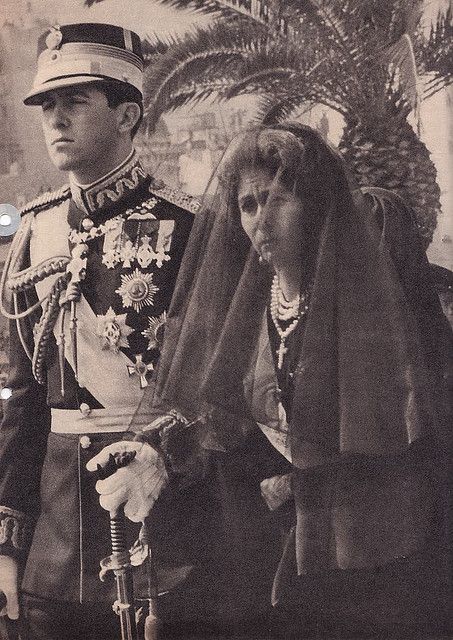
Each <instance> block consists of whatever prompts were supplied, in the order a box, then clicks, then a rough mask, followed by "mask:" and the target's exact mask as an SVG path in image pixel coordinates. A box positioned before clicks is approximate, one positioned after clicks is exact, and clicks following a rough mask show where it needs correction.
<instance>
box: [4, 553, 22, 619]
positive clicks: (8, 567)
mask: <svg viewBox="0 0 453 640" xmlns="http://www.w3.org/2000/svg"><path fill="white" fill-rule="evenodd" d="M18 575H19V572H18V566H17V560H16V559H15V558H11V557H10V556H0V591H2V592H3V593H4V594H5V596H6V605H5V606H4V607H3V609H2V610H1V611H0V616H5V615H6V616H8V618H10V619H11V620H17V619H18V617H19V584H18V581H19V578H18Z"/></svg>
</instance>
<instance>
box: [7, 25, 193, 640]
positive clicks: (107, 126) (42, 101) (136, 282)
mask: <svg viewBox="0 0 453 640" xmlns="http://www.w3.org/2000/svg"><path fill="white" fill-rule="evenodd" d="M142 80H143V56H142V52H141V47H140V40H139V38H138V36H137V35H136V34H135V33H132V32H130V31H128V30H126V29H122V28H120V27H116V26H112V25H103V24H76V25H67V26H61V27H56V28H53V29H51V30H50V31H48V32H47V33H45V34H44V35H43V36H42V38H41V39H40V41H39V44H38V71H37V75H36V78H35V81H34V85H33V88H32V90H31V91H30V93H29V94H28V95H27V96H26V98H25V100H24V102H25V104H27V105H40V106H41V108H42V122H43V130H44V135H45V140H46V144H47V147H48V151H49V155H50V157H51V160H52V162H53V163H54V164H55V165H56V166H57V167H58V168H59V169H61V170H62V171H66V172H68V174H69V185H67V186H65V187H63V188H61V189H60V190H58V191H56V192H54V193H49V194H46V195H44V196H41V197H40V198H38V199H36V200H35V201H33V202H31V203H30V204H29V205H27V206H26V207H25V208H24V209H23V210H22V224H21V227H20V229H19V231H18V232H17V233H16V236H15V238H14V241H13V245H12V248H11V251H10V255H9V258H8V261H7V264H6V265H5V270H4V275H3V286H2V300H3V303H2V304H3V312H4V313H5V314H6V315H7V317H9V318H10V319H11V327H10V333H11V337H10V341H11V374H10V378H9V380H8V383H7V384H8V386H9V387H10V388H11V390H12V397H11V398H10V399H9V400H7V401H6V402H5V403H4V404H5V415H4V419H3V423H2V428H1V432H0V505H1V506H0V551H1V554H2V555H1V556H0V591H3V592H4V593H5V594H6V598H7V605H6V607H5V608H4V611H3V613H7V615H8V616H9V618H11V619H15V618H17V617H18V614H19V604H18V597H17V591H18V590H17V583H18V580H19V577H22V573H23V580H22V593H23V599H22V603H21V608H22V611H21V617H23V619H24V621H25V624H26V628H25V631H23V632H22V638H23V640H32V639H33V640H34V639H35V638H52V639H55V640H56V639H57V638H58V639H59V640H61V639H62V638H63V637H64V638H96V639H100V638H109V639H111V638H114V637H117V636H118V635H119V633H118V628H119V627H118V621H117V619H116V616H115V615H113V614H112V610H111V605H112V603H113V601H114V599H115V596H114V595H113V591H114V584H113V581H112V580H107V581H106V582H105V583H101V582H100V581H99V578H98V572H99V560H100V559H101V558H102V557H103V556H105V555H107V554H108V553H109V515H108V513H107V511H105V510H104V509H102V508H101V507H100V505H99V496H98V494H97V493H96V491H95V483H96V480H97V477H96V474H93V473H89V472H88V471H87V470H86V464H87V462H88V461H89V460H90V459H91V458H92V457H93V456H95V455H96V454H97V453H98V452H100V451H101V450H102V449H103V448H104V447H105V446H106V445H108V444H110V443H114V442H117V441H121V440H127V439H128V438H129V439H131V440H132V439H133V437H134V434H129V433H128V426H129V425H130V424H131V422H132V417H133V415H134V412H135V410H136V408H137V406H138V405H139V402H140V399H141V396H142V393H143V389H144V388H145V387H146V386H147V385H149V384H152V382H151V377H152V371H153V369H154V367H155V366H156V362H157V359H158V356H159V346H160V342H161V338H162V331H163V326H164V324H165V320H166V310H167V308H168V306H169V303H170V300H171V296H172V292H173V288H174V283H175V279H176V276H177V273H178V269H179V266H180V262H181V259H182V256H183V252H184V249H185V245H186V242H187V239H188V236H189V233H190V229H191V225H192V219H193V213H194V212H195V210H196V208H197V203H196V202H195V201H193V200H192V199H191V198H190V197H189V196H185V195H184V194H180V193H178V192H175V191H173V190H171V189H170V188H168V187H166V186H164V185H163V184H161V183H157V182H156V181H154V180H153V179H152V178H151V177H150V176H149V175H147V173H146V171H145V170H144V168H143V166H142V164H141V162H140V159H139V158H138V157H137V154H136V152H135V150H134V148H133V137H134V134H135V132H136V130H137V128H138V126H139V124H140V121H141V118H142V114H143V105H142ZM141 419H142V421H143V422H147V421H149V419H150V417H149V416H146V415H143V416H141ZM136 422H137V420H135V423H136ZM124 432H126V434H125V433H124ZM136 453H137V456H136V460H135V461H134V464H135V467H139V468H140V469H142V468H143V469H146V463H147V462H149V460H152V461H153V463H155V462H156V457H157V456H158V454H157V452H156V451H155V450H154V449H153V448H152V447H151V446H149V445H148V444H143V446H141V445H137V450H136ZM142 463H143V464H142ZM140 465H142V466H141V467H140ZM149 468H153V469H156V468H157V469H160V473H158V474H157V476H156V477H153V478H152V479H151V480H148V481H144V484H145V485H146V482H148V484H147V486H148V487H149V491H148V493H146V492H145V493H146V496H145V498H146V500H145V503H146V504H145V507H143V504H142V503H140V505H135V506H134V504H132V502H131V501H130V500H129V501H126V500H127V498H128V497H130V495H132V492H133V490H134V487H132V488H130V492H129V493H128V491H129V488H128V489H127V490H126V495H125V502H126V515H128V516H129V517H130V519H131V520H133V521H135V522H140V521H142V520H143V519H144V517H145V516H146V511H147V509H148V508H150V507H151V506H152V504H153V502H154V500H155V498H156V497H157V495H158V493H159V491H160V489H161V487H162V486H163V485H164V484H165V483H166V480H167V477H166V472H165V469H164V467H163V465H160V466H159V464H158V463H156V464H152V465H149ZM136 532H137V527H135V534H134V535H136ZM22 614H23V616H22Z"/></svg>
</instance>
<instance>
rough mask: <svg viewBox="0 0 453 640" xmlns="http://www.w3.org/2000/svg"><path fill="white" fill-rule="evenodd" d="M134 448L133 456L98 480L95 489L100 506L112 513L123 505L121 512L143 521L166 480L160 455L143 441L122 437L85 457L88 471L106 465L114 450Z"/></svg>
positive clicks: (166, 476)
mask: <svg viewBox="0 0 453 640" xmlns="http://www.w3.org/2000/svg"><path fill="white" fill-rule="evenodd" d="M131 452H135V457H134V459H133V460H132V461H131V462H130V463H129V464H128V465H127V466H125V467H121V468H119V469H117V471H115V473H113V474H112V475H111V476H109V477H108V478H105V479H104V480H98V481H97V483H96V491H97V492H98V493H99V494H100V498H99V502H100V505H101V507H102V508H103V509H105V510H106V511H109V512H110V514H112V515H114V514H116V512H117V511H118V509H119V507H120V506H121V505H124V515H125V516H126V517H127V518H129V520H132V522H143V520H144V519H145V518H146V516H147V515H148V514H149V512H150V511H151V509H152V508H153V505H154V503H155V501H156V500H157V498H158V497H159V494H160V492H161V490H162V489H163V487H164V486H165V485H166V484H167V482H168V475H167V472H166V470H165V464H164V459H163V457H162V455H161V454H160V453H159V452H158V451H157V450H156V449H154V448H153V447H152V446H151V445H149V444H147V443H145V442H130V441H126V440H122V441H121V442H114V443H113V444H110V445H108V446H107V447H104V449H102V451H101V452H100V453H98V454H97V455H96V456H94V458H91V460H89V461H88V463H87V466H86V468H87V469H88V471H97V469H98V465H100V466H101V467H105V466H106V465H107V464H108V462H109V458H110V459H111V456H112V455H115V454H127V453H131Z"/></svg>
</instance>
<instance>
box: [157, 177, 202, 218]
mask: <svg viewBox="0 0 453 640" xmlns="http://www.w3.org/2000/svg"><path fill="white" fill-rule="evenodd" d="M149 192H150V193H152V194H153V195H155V196H158V197H159V198H162V199H163V200H167V201H168V202H171V203H172V204H175V205H177V206H178V207H181V208H182V209H186V211H190V212H191V213H198V211H199V210H200V207H201V203H200V201H199V200H197V199H196V198H194V197H193V196H190V195H189V194H188V193H184V191H178V190H177V189H172V188H171V187H169V186H168V185H166V184H165V183H164V182H162V181H160V180H153V181H152V182H151V185H150V187H149Z"/></svg>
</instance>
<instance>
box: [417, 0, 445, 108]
mask: <svg viewBox="0 0 453 640" xmlns="http://www.w3.org/2000/svg"><path fill="white" fill-rule="evenodd" d="M418 42H419V56H420V61H421V66H422V69H423V71H424V73H426V74H427V76H428V78H427V83H426V87H425V98H427V97H431V96H432V95H434V94H435V93H437V92H438V91H440V90H441V89H443V88H444V87H445V86H447V85H449V84H451V83H452V82H453V11H452V5H451V4H449V6H448V8H447V9H446V10H445V11H439V13H438V15H437V19H436V22H435V24H433V25H432V27H431V31H430V34H429V37H428V38H426V39H424V40H423V38H420V39H419V41H418Z"/></svg>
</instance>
